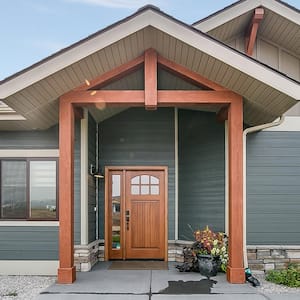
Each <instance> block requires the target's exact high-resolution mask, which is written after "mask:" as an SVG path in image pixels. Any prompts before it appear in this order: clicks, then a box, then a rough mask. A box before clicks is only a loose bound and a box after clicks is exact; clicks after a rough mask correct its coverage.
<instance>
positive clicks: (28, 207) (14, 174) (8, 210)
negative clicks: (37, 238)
mask: <svg viewBox="0 0 300 300" xmlns="http://www.w3.org/2000/svg"><path fill="white" fill-rule="evenodd" d="M0 174H1V177H0V178H1V181H0V208H1V209H0V219H25V220H57V216H58V212H57V160H56V159H47V160H40V159H39V160H37V159H31V158H30V159H5V160H0Z"/></svg>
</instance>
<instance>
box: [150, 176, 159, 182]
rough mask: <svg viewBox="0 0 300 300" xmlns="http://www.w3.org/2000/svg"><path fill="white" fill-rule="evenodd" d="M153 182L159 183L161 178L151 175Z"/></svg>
mask: <svg viewBox="0 0 300 300" xmlns="http://www.w3.org/2000/svg"><path fill="white" fill-rule="evenodd" d="M151 184H159V179H158V178H156V177H154V176H151Z"/></svg>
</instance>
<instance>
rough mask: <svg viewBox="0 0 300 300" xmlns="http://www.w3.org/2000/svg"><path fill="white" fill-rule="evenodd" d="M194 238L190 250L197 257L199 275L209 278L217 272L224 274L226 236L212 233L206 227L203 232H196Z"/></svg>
mask: <svg viewBox="0 0 300 300" xmlns="http://www.w3.org/2000/svg"><path fill="white" fill-rule="evenodd" d="M194 237H195V242H194V244H193V246H192V250H193V253H194V255H195V256H196V257H197V260H198V265H199V272H200V274H201V275H204V276H206V277H208V278H210V277H212V276H216V275H217V272H218V271H219V270H221V271H223V272H226V268H227V262H228V253H227V237H226V235H225V234H224V233H222V232H214V231H212V230H211V229H210V228H209V227H208V226H206V228H205V229H204V230H199V229H198V230H196V231H195V232H194Z"/></svg>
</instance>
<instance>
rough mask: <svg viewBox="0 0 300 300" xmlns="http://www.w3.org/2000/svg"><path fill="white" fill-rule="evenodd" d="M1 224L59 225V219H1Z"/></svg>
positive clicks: (23, 225)
mask: <svg viewBox="0 0 300 300" xmlns="http://www.w3.org/2000/svg"><path fill="white" fill-rule="evenodd" d="M1 226H22V227H25V226H30V227H52V226H53V227H58V226H59V221H31V220H30V221H29V220H24V221H23V220H18V221H14V220H4V221H0V227H1Z"/></svg>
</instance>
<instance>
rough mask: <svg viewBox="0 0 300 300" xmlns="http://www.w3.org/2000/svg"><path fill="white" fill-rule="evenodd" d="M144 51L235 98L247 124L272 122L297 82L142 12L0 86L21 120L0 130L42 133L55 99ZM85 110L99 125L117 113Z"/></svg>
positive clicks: (52, 118)
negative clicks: (240, 101)
mask: <svg viewBox="0 0 300 300" xmlns="http://www.w3.org/2000/svg"><path fill="white" fill-rule="evenodd" d="M132 21H134V22H132ZM132 27H133V28H132ZM123 31H124V32H123ZM128 32H132V33H130V34H128ZM118 34H120V35H121V34H123V37H121V38H120V36H118ZM99 39H101V41H102V44H99ZM148 48H154V49H156V51H157V52H158V53H159V54H160V55H161V56H164V57H166V58H167V59H169V60H172V61H175V62H176V63H178V64H181V65H183V66H185V67H187V68H189V69H191V70H193V71H195V72H197V73H199V74H201V75H202V76H205V77H207V78H208V79H209V80H211V81H214V82H216V83H218V84H220V85H222V86H224V87H225V88H227V89H230V90H232V91H234V92H236V93H238V94H240V95H242V96H243V97H244V121H245V122H246V123H247V124H249V125H256V124H260V123H264V122H269V121H272V120H274V119H275V118H276V117H278V116H279V115H281V114H282V113H284V112H285V111H287V110H288V109H289V108H290V107H291V106H293V105H294V104H295V103H296V102H297V101H296V100H298V98H299V94H300V87H299V84H298V83H296V82H294V81H292V80H289V79H288V78H286V77H285V76H283V75H281V74H279V73H278V72H276V71H274V70H272V69H270V68H268V67H266V66H263V65H261V64H259V63H258V62H255V61H254V60H252V59H250V58H248V57H246V56H244V55H242V54H240V53H238V52H236V51H233V50H232V49H230V48H228V47H226V46H225V45H223V44H220V43H218V42H217V41H215V40H212V39H211V38H209V37H207V36H205V35H203V34H202V33H200V32H198V31H196V30H194V29H192V28H191V27H189V26H187V25H185V24H183V23H180V22H179V21H177V20H175V19H172V18H171V17H169V16H167V15H165V14H163V13H161V12H160V11H157V10H155V9H153V8H152V7H150V8H149V7H148V8H146V9H144V10H141V11H139V12H137V13H136V14H135V15H134V16H133V17H131V18H128V19H125V20H123V22H121V23H118V24H116V25H115V26H112V27H110V28H108V29H106V30H104V31H103V32H100V33H98V34H96V35H95V36H93V37H90V38H88V39H86V40H84V41H82V42H80V43H78V45H75V46H73V47H70V48H68V49H66V50H63V51H62V52H61V53H58V54H57V55H54V56H53V57H50V58H49V59H46V60H45V61H42V62H41V63H39V64H37V65H36V66H33V67H32V68H29V69H28V70H25V71H24V72H21V73H20V74H16V75H15V76H12V77H11V78H8V79H6V80H4V81H2V82H1V84H0V98H2V99H1V100H2V101H3V102H4V103H6V104H7V105H9V106H10V107H11V108H13V109H14V110H15V111H16V112H17V113H19V114H21V115H23V116H24V117H25V118H26V120H24V121H17V122H13V123H12V122H7V121H1V122H0V130H31V129H45V128H48V127H50V126H52V125H54V124H56V123H57V122H58V99H59V97H60V96H61V95H63V94H64V93H66V92H68V91H70V90H71V89H73V88H75V87H77V86H79V85H80V84H82V83H84V82H85V80H86V79H88V80H91V79H92V78H94V77H96V76H98V75H100V74H103V73H105V72H107V71H109V70H111V69H113V68H115V67H117V66H119V65H121V64H124V63H126V62H128V61H130V60H132V59H134V58H136V57H138V56H140V55H142V54H143V52H144V51H145V50H146V49H148ZM80 55H82V56H80ZM164 76H165V79H164V80H166V81H168V82H169V83H168V85H169V86H170V88H174V89H176V86H178V84H179V83H178V82H177V83H176V78H172V77H171V76H169V75H168V74H164ZM173 77H174V76H173ZM22 79H23V80H22ZM140 80H141V78H140V76H138V73H136V74H132V75H131V76H128V77H127V78H125V79H124V80H123V82H119V89H123V88H124V89H125V88H126V89H127V88H128V87H131V88H132V86H134V84H137V85H139V84H138V82H139V81H140ZM271 83H272V84H271ZM283 83H284V84H283ZM180 84H182V82H181V83H180ZM182 88H183V87H182ZM124 109H125V108H124ZM92 111H93V114H94V116H95V117H96V118H97V119H98V120H102V119H105V118H107V117H110V116H112V115H113V114H115V113H118V112H120V108H118V109H115V108H109V109H108V108H103V107H102V108H100V111H97V110H95V109H93V110H92Z"/></svg>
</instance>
